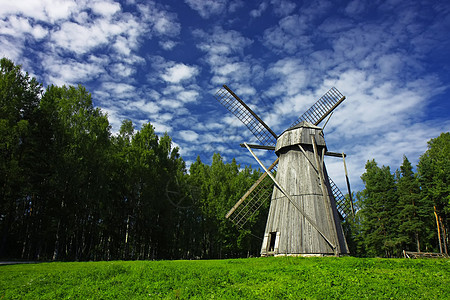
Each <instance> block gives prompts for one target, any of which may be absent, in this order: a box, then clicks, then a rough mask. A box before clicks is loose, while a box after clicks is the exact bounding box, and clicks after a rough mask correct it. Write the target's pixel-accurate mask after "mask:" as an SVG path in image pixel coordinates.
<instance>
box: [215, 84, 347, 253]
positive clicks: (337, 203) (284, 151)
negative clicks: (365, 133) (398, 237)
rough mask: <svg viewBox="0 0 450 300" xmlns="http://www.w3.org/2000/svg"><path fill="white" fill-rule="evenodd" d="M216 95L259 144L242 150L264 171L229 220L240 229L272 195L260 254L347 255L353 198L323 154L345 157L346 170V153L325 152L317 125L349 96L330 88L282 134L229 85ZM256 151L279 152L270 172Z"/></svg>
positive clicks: (235, 206)
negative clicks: (338, 183) (340, 186)
mask: <svg viewBox="0 0 450 300" xmlns="http://www.w3.org/2000/svg"><path fill="white" fill-rule="evenodd" d="M215 97H216V99H217V100H218V101H219V102H220V103H221V104H223V105H224V106H225V107H226V108H227V109H228V110H229V111H230V112H232V113H233V114H234V115H235V116H236V117H237V118H238V119H239V120H241V121H242V122H243V123H244V124H245V125H246V126H247V128H248V129H250V131H251V132H252V133H253V134H254V135H255V136H256V138H257V139H258V141H259V142H260V143H261V145H249V144H247V143H244V144H241V146H243V147H246V148H247V149H248V150H249V151H250V153H251V154H252V155H253V157H254V158H255V159H256V160H257V161H258V163H259V164H260V165H261V167H262V168H263V169H264V170H265V173H263V175H262V176H261V177H260V178H259V179H258V180H257V181H256V182H255V183H254V184H253V186H252V187H251V188H250V189H249V190H248V191H247V192H246V193H245V194H244V196H243V197H242V198H241V199H240V200H239V201H238V202H237V203H236V204H235V205H234V206H233V208H232V209H231V210H230V211H229V212H228V214H227V215H226V218H229V219H230V220H232V221H233V222H234V223H235V224H236V225H237V226H239V227H242V226H243V225H244V224H245V223H246V222H247V221H248V220H249V219H250V218H252V217H253V216H254V215H255V213H256V212H257V211H258V210H259V209H260V207H261V206H262V205H263V204H264V202H265V201H268V200H269V199H270V196H271V202H270V208H269V214H268V218H267V223H266V229H265V233H264V237H263V243H262V246H261V255H263V256H267V255H340V254H347V253H348V247H347V243H346V241H345V237H344V234H343V230H342V226H341V219H344V218H346V217H347V216H349V215H350V214H351V213H352V211H353V206H352V205H351V204H352V200H351V199H350V203H349V202H348V201H345V197H344V195H343V194H342V192H341V191H340V190H339V189H338V188H337V186H336V185H335V184H334V182H333V181H332V180H331V179H330V178H329V177H328V174H327V171H326V168H325V164H324V155H330V156H337V157H342V158H343V160H344V166H345V154H344V153H342V154H340V153H334V152H329V151H327V147H326V144H325V139H324V135H323V130H322V128H320V127H318V125H319V124H320V123H321V122H322V121H323V120H324V119H325V118H326V117H327V116H329V115H330V114H331V113H332V111H333V110H334V109H335V108H336V107H337V106H338V105H339V104H340V103H342V101H344V100H345V96H343V95H342V94H341V93H340V92H339V91H338V90H337V89H336V88H332V89H330V90H329V91H328V92H327V93H326V94H325V95H323V96H322V97H321V98H320V99H319V100H318V101H317V102H316V103H315V104H314V105H313V106H312V107H311V108H310V109H308V110H307V111H306V112H305V113H304V114H303V115H302V116H300V118H298V119H297V120H296V121H295V122H294V123H293V124H292V125H291V126H290V127H289V128H288V129H286V130H285V131H284V132H283V133H282V134H280V135H279V136H278V135H276V134H275V133H274V132H273V131H272V130H271V129H270V128H269V126H267V125H266V124H265V123H264V122H263V121H262V120H261V119H260V118H259V117H258V116H257V115H256V114H255V113H254V112H253V111H252V110H251V109H250V108H249V107H248V106H247V105H246V104H245V103H244V102H243V101H242V100H241V99H240V98H239V97H238V96H237V95H236V94H235V93H234V92H233V91H232V90H231V89H230V88H228V87H227V86H226V85H224V86H223V88H221V89H220V90H219V91H218V92H217V93H216V95H215ZM330 116H331V115H330ZM252 148H256V149H266V150H271V151H275V154H276V155H277V156H278V158H277V159H276V160H275V161H274V163H273V164H272V165H271V166H270V167H268V168H266V166H264V164H263V163H262V162H261V161H260V160H259V158H258V157H257V156H256V155H255V153H254V152H253V151H252V150H251V149H252ZM345 169H346V168H345ZM275 173H276V176H275ZM346 174H347V172H346ZM275 177H276V178H275ZM346 178H347V185H348V188H349V195H351V192H350V185H349V183H348V177H347V176H346ZM271 186H273V189H271ZM272 190H273V191H272Z"/></svg>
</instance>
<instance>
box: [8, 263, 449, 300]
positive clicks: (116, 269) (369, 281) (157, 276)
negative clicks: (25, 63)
mask: <svg viewBox="0 0 450 300" xmlns="http://www.w3.org/2000/svg"><path fill="white" fill-rule="evenodd" d="M21 298H26V299H64V298H66V299H68V298H72V299H73V298H75V299H338V298H339V299H450V260H448V259H435V260H427V259H418V260H407V259H365V258H352V257H342V258H335V257H324V258H318V257H314V258H295V257H277V258H273V257H268V258H249V259H231V260H197V261H113V262H70V263H40V264H24V265H3V266H0V299H21Z"/></svg>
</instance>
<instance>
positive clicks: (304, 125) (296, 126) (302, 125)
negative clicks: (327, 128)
mask: <svg viewBox="0 0 450 300" xmlns="http://www.w3.org/2000/svg"><path fill="white" fill-rule="evenodd" d="M302 127H303V128H313V129H322V128H320V127H319V126H316V125H313V124H311V123H309V122H307V121H301V122H300V123H298V124H297V125H295V126H292V127H290V128H288V129H286V130H285V131H288V130H293V129H297V128H302Z"/></svg>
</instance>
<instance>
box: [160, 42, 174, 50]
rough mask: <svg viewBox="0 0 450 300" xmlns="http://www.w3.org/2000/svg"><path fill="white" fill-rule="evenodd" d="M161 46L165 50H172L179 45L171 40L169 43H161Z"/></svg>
mask: <svg viewBox="0 0 450 300" xmlns="http://www.w3.org/2000/svg"><path fill="white" fill-rule="evenodd" d="M159 45H160V46H161V48H163V49H164V50H172V49H173V48H174V47H175V46H176V45H177V43H176V42H174V41H171V40H167V41H159Z"/></svg>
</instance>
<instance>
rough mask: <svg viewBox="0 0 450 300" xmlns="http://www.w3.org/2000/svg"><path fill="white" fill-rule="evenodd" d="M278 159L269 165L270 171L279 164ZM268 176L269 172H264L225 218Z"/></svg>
mask: <svg viewBox="0 0 450 300" xmlns="http://www.w3.org/2000/svg"><path fill="white" fill-rule="evenodd" d="M278 160H279V158H277V159H276V160H275V161H274V162H273V163H272V164H271V165H270V167H269V171H270V170H272V169H273V168H274V167H275V166H276V165H277V164H278ZM266 177H267V173H265V172H264V173H263V174H262V175H261V176H260V177H259V178H258V180H257V181H256V182H255V183H254V184H253V185H252V186H251V187H250V188H249V189H248V191H247V192H245V194H244V196H242V197H241V199H239V201H238V202H236V204H235V205H234V206H233V207H232V208H231V209H230V211H229V212H228V213H227V214H226V215H225V218H227V219H228V218H229V217H230V216H231V214H232V213H234V211H235V210H236V209H237V208H238V207H239V205H241V204H242V202H244V200H245V199H247V197H248V195H250V193H251V192H253V190H254V189H256V187H257V186H258V185H259V184H260V183H261V182H262V181H263V180H264V178H266Z"/></svg>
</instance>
